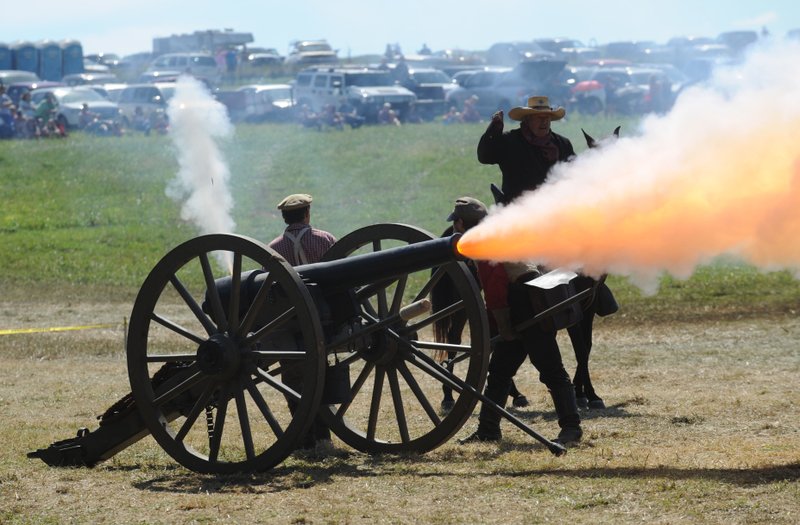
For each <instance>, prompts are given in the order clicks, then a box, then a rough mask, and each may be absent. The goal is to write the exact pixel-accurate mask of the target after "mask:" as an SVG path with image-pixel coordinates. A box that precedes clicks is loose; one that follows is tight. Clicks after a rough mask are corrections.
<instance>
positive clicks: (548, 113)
mask: <svg viewBox="0 0 800 525" xmlns="http://www.w3.org/2000/svg"><path fill="white" fill-rule="evenodd" d="M565 114H566V110H564V108H562V107H559V108H555V109H553V106H551V105H550V101H549V100H548V99H547V97H542V96H537V97H530V98H529V99H528V105H527V106H520V107H516V108H513V109H512V110H511V111H509V112H508V118H510V119H512V120H522V119H524V118H525V117H527V116H528V115H537V116H543V117H550V120H561V119H562V118H564V115H565Z"/></svg>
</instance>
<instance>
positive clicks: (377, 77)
mask: <svg viewBox="0 0 800 525" xmlns="http://www.w3.org/2000/svg"><path fill="white" fill-rule="evenodd" d="M344 79H345V80H344V81H345V85H346V86H361V87H377V86H393V85H394V80H393V79H392V76H391V75H390V74H389V73H346V74H345V76H344Z"/></svg>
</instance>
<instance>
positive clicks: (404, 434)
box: [386, 368, 411, 443]
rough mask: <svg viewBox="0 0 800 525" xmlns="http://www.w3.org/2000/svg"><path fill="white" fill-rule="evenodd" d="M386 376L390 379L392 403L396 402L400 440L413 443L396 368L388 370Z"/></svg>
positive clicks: (395, 409) (395, 412)
mask: <svg viewBox="0 0 800 525" xmlns="http://www.w3.org/2000/svg"><path fill="white" fill-rule="evenodd" d="M386 376H387V377H388V378H389V388H390V389H391V392H392V401H393V402H394V417H395V419H396V420H397V428H398V429H399V430H400V440H401V441H402V442H403V443H408V442H409V441H411V437H410V436H409V435H408V423H407V422H406V413H405V410H404V409H403V397H402V395H401V394H400V384H399V383H398V381H397V371H396V370H395V369H394V368H389V369H387V370H386Z"/></svg>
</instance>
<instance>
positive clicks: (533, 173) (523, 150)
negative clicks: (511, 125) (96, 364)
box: [478, 124, 575, 203]
mask: <svg viewBox="0 0 800 525" xmlns="http://www.w3.org/2000/svg"><path fill="white" fill-rule="evenodd" d="M551 133H552V132H551ZM552 135H553V142H555V144H556V146H557V147H558V160H559V161H566V160H569V158H570V157H573V156H574V155H575V150H574V149H573V148H572V143H571V142H570V141H569V139H568V138H566V137H563V136H561V135H558V134H557V133H552ZM478 161H479V162H480V163H481V164H499V165H500V171H501V172H502V173H503V185H502V190H503V193H504V194H505V200H504V202H505V203H508V202H511V201H512V200H514V199H516V198H517V197H519V196H520V195H521V194H522V192H523V191H529V190H535V189H536V188H538V187H539V186H540V185H541V184H542V183H543V182H544V180H545V179H546V178H547V173H548V172H549V171H550V168H551V167H552V166H553V165H554V164H555V163H554V162H550V161H548V160H547V159H546V158H545V157H544V155H543V154H542V152H541V151H539V148H537V147H536V146H533V145H531V144H530V143H528V141H526V140H525V137H523V136H522V130H521V129H519V128H517V129H513V130H511V131H508V132H505V133H503V132H498V131H497V130H496V128H494V127H493V126H492V125H491V124H490V125H489V127H488V128H487V129H486V132H485V133H484V134H483V135H482V136H481V140H480V142H478Z"/></svg>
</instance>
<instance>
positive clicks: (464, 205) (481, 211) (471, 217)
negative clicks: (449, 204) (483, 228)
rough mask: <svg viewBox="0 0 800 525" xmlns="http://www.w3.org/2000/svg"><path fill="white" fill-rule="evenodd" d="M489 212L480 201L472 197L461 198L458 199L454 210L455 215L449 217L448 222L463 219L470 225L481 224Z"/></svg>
mask: <svg viewBox="0 0 800 525" xmlns="http://www.w3.org/2000/svg"><path fill="white" fill-rule="evenodd" d="M488 214H489V212H488V211H487V210H486V205H485V204H484V203H482V202H481V201H479V200H478V199H473V198H472V197H459V198H458V199H456V205H455V207H454V208H453V213H451V214H450V215H448V216H447V220H448V221H454V220H456V219H462V220H465V221H467V222H469V223H476V224H477V223H479V222H480V221H481V220H482V219H483V218H484V217H486V216H487V215H488Z"/></svg>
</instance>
